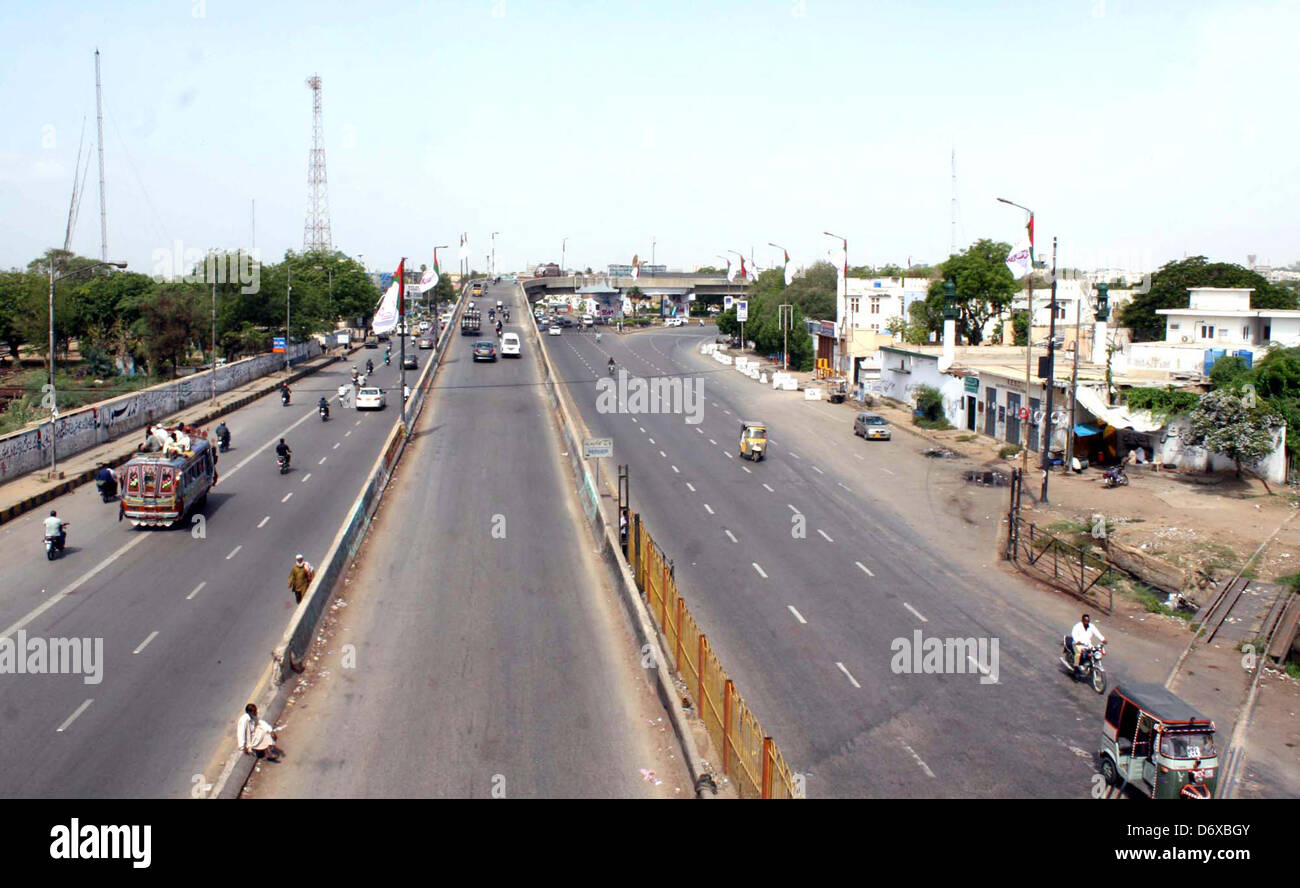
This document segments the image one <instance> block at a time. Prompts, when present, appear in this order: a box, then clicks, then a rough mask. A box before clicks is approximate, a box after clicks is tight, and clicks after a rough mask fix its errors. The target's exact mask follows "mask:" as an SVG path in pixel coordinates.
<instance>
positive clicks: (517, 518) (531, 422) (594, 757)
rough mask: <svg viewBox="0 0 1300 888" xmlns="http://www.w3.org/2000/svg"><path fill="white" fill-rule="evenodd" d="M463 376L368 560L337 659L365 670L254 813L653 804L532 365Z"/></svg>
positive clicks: (625, 684)
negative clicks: (557, 802)
mask: <svg viewBox="0 0 1300 888" xmlns="http://www.w3.org/2000/svg"><path fill="white" fill-rule="evenodd" d="M512 313H513V309H512ZM460 352H461V354H462V355H464V353H465V350H464V349H461V350H460ZM529 357H531V358H532V359H531V360H529V359H528V358H529ZM467 358H468V356H467V355H466V356H465V357H463V358H461V359H459V360H456V361H450V356H449V361H450V362H449V363H448V364H447V366H446V367H445V368H444V371H443V373H444V376H443V377H442V378H441V379H440V380H439V384H438V386H437V387H435V389H434V390H433V392H431V394H430V398H431V400H430V402H429V404H428V407H429V410H428V412H427V413H425V414H424V415H423V416H422V417H421V420H420V423H419V425H418V428H417V434H416V437H415V439H414V441H413V442H412V444H411V446H410V449H409V450H408V452H407V456H406V457H405V458H404V460H403V463H402V465H401V467H400V468H399V470H398V475H397V477H396V478H395V479H394V483H393V488H392V492H391V493H390V495H391V496H392V497H393V499H392V502H391V503H390V504H389V505H388V506H387V507H386V508H385V509H383V510H381V517H380V519H379V521H378V522H377V524H376V526H375V527H374V529H373V532H372V533H371V535H370V537H369V538H368V539H367V543H366V548H365V549H364V550H363V552H362V556H361V561H362V564H363V568H362V570H363V574H362V576H361V577H358V578H357V579H356V580H354V583H353V588H354V589H357V590H358V591H357V592H355V593H353V595H352V596H350V599H349V607H348V610H347V613H346V616H345V618H344V620H345V622H344V624H343V626H344V628H343V630H342V631H341V633H340V634H339V635H338V636H337V637H336V639H335V640H336V642H337V644H344V643H348V642H351V643H354V644H356V645H357V651H358V654H357V657H358V663H359V664H360V665H359V668H358V670H357V671H356V673H355V675H349V677H348V678H347V679H346V683H341V684H340V685H338V686H337V687H338V690H337V691H335V692H334V693H333V694H329V692H327V695H328V696H327V699H326V700H323V701H322V700H314V701H313V703H312V706H311V707H310V710H308V709H304V708H299V709H298V710H297V711H296V712H295V713H294V717H293V724H292V725H291V728H290V730H289V731H287V732H286V734H285V736H284V742H285V744H286V745H288V744H292V745H291V746H290V748H291V749H293V750H294V755H293V756H292V757H291V758H290V759H288V760H287V762H286V763H285V764H284V765H282V766H280V767H278V768H276V769H275V770H274V771H273V772H271V773H269V774H267V773H264V774H263V775H262V776H260V777H259V778H258V787H257V792H258V793H259V794H270V795H277V796H327V797H351V796H356V795H364V796H372V795H373V796H385V795H401V796H481V797H487V796H488V795H490V794H491V792H492V790H493V788H494V786H496V785H500V786H501V788H502V789H503V790H504V791H505V794H506V795H507V796H509V797H556V796H584V797H586V796H596V797H604V796H629V797H643V796H655V795H660V794H662V790H657V789H656V788H655V787H654V786H653V785H652V784H649V783H647V782H646V781H644V780H643V779H642V778H641V775H640V773H639V768H641V767H645V766H646V764H647V762H649V761H651V756H652V754H653V752H652V750H650V749H649V748H648V740H647V734H648V732H647V728H646V724H645V722H644V720H643V718H642V713H641V711H640V710H639V707H637V706H633V705H629V702H628V701H629V700H632V701H635V700H637V699H638V698H639V697H644V696H645V694H644V691H645V689H644V687H643V686H641V687H638V685H643V680H642V679H641V677H640V676H639V675H638V674H637V672H636V664H635V658H634V656H632V654H633V653H634V652H635V646H634V645H633V644H632V643H631V640H630V638H628V637H627V632H626V629H625V628H623V627H622V626H621V623H620V622H619V620H618V617H617V614H616V613H615V612H613V611H612V608H611V606H610V602H609V600H608V597H607V596H608V592H607V590H604V588H603V587H604V581H603V579H602V577H601V576H599V575H598V572H597V571H596V569H595V560H594V558H593V557H592V556H591V552H592V548H593V546H592V543H591V542H590V540H589V539H588V538H587V536H586V531H585V528H584V527H583V525H582V518H581V516H580V515H578V514H577V513H576V510H575V509H574V506H573V504H572V497H571V496H570V495H569V494H568V493H567V482H566V477H565V470H564V464H563V462H562V461H561V460H560V459H558V457H557V455H556V454H557V451H558V441H557V440H555V438H554V437H553V435H554V433H553V431H552V422H551V419H550V417H549V416H548V415H547V406H546V399H545V395H544V392H543V391H542V387H541V385H540V383H541V378H540V375H539V373H538V367H537V363H536V356H527V355H526V356H525V359H524V360H520V361H513V360H511V361H498V362H496V363H495V364H493V363H483V364H479V365H475V364H474V363H473V362H472V361H470V360H468V359H467ZM521 430H527V432H528V434H526V435H523V436H521V435H520V434H519V432H520V431H521ZM543 436H545V437H546V438H549V440H544V439H543ZM416 478H418V479H419V480H418V482H416V481H415V480H414V479H416ZM448 503H456V504H459V505H458V506H457V508H454V509H450V508H448V507H447V504H448ZM494 527H498V528H500V532H501V536H500V538H495V537H494V536H493V533H492V531H493V528H494ZM430 540H436V541H438V542H437V549H436V550H435V551H434V552H432V553H430V555H431V557H428V558H414V557H411V554H410V553H412V552H422V551H426V547H427V546H428V541H430ZM441 552H447V553H454V554H453V555H451V556H450V557H441V556H440V553H441ZM336 647H337V645H336ZM413 676H415V677H417V678H413ZM340 682H343V680H342V679H340ZM399 703H400V705H399ZM313 713H314V714H313ZM320 713H327V714H326V715H320ZM660 715H661V716H662V711H660ZM378 724H382V725H384V726H385V727H384V736H385V740H386V742H385V743H382V744H377V743H374V742H373V739H372V737H371V734H372V732H373V728H372V727H371V726H374V725H378ZM498 775H499V777H498Z"/></svg>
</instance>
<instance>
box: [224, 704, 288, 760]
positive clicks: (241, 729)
mask: <svg viewBox="0 0 1300 888" xmlns="http://www.w3.org/2000/svg"><path fill="white" fill-rule="evenodd" d="M235 737H236V739H238V741H239V750H240V752H243V753H251V754H253V755H256V756H257V757H258V758H265V759H267V760H268V761H272V762H278V761H279V760H280V750H279V748H278V747H277V746H276V745H275V741H276V739H277V738H276V736H275V732H274V731H273V730H272V729H271V725H270V723H269V722H267V721H266V720H265V719H262V718H258V717H257V704H256V703H249V704H248V705H247V706H245V707H244V714H243V715H241V716H240V717H239V724H238V725H237V726H236V727H235Z"/></svg>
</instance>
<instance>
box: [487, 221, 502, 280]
mask: <svg viewBox="0 0 1300 888" xmlns="http://www.w3.org/2000/svg"><path fill="white" fill-rule="evenodd" d="M500 233H501V232H499V231H494V232H492V260H491V262H490V263H489V264H490V268H491V272H490V274H489V277H493V278H495V277H496V276H497V235H498V234H500Z"/></svg>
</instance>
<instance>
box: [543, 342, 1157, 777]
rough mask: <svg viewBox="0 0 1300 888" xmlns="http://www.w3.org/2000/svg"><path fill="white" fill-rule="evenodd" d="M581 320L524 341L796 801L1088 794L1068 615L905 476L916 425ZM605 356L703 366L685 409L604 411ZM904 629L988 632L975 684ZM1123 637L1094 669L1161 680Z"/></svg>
mask: <svg viewBox="0 0 1300 888" xmlns="http://www.w3.org/2000/svg"><path fill="white" fill-rule="evenodd" d="M599 329H600V328H596V330H599ZM594 332H595V331H592V330H588V331H578V330H572V329H570V330H566V331H565V333H564V334H563V335H562V336H545V337H543V339H544V342H545V347H546V348H547V349H548V352H549V354H550V355H551V358H552V360H553V361H554V362H555V365H556V368H557V373H558V374H559V375H560V376H561V377H562V378H563V379H564V380H566V383H567V388H568V390H569V392H570V394H571V396H572V398H573V399H574V401H575V402H576V403H577V405H578V408H579V410H580V411H581V412H582V415H583V418H584V420H585V421H586V423H587V426H588V427H589V429H590V431H591V433H592V434H594V435H600V436H610V437H613V438H614V448H615V457H616V461H617V462H619V463H626V464H628V465H629V466H630V478H631V492H632V506H633V508H634V509H636V510H638V511H639V512H640V513H641V514H642V515H643V517H644V518H645V520H646V521H647V522H648V526H649V528H650V529H651V531H652V533H653V534H654V536H655V539H656V541H657V542H658V543H659V544H660V545H661V546H663V547H664V549H665V550H666V551H667V553H668V554H669V556H671V557H672V558H673V559H674V560H675V563H676V577H677V581H678V586H679V588H680V589H681V590H682V591H683V595H684V596H686V598H687V600H688V603H689V605H690V606H691V608H692V609H693V610H694V612H695V615H696V618H697V620H698V621H699V622H700V624H701V626H702V627H703V629H704V631H706V632H707V633H708V634H709V639H710V642H711V644H712V647H713V648H714V649H715V650H716V651H717V652H718V655H719V657H720V659H721V660H722V662H723V664H724V665H725V666H726V668H727V669H728V670H729V671H730V673H731V676H732V678H734V679H735V680H736V682H737V685H738V688H739V690H740V692H741V693H742V694H744V695H745V697H746V699H747V700H748V701H749V702H750V704H751V706H752V707H753V708H754V710H755V712H756V714H757V715H758V717H759V718H760V719H761V720H762V722H763V726H764V728H765V730H766V731H767V733H769V734H771V735H773V736H774V738H775V739H776V740H777V742H778V743H779V744H780V745H781V746H782V748H783V750H784V752H785V756H786V759H787V761H788V762H789V763H790V765H791V767H792V768H793V769H794V770H796V771H798V772H800V773H803V774H805V775H806V776H807V786H808V793H809V795H810V796H825V795H835V796H903V795H921V796H1020V797H1042V796H1073V797H1079V796H1086V795H1087V794H1088V793H1089V792H1090V791H1091V789H1092V785H1093V784H1092V781H1093V775H1094V774H1095V769H1094V765H1093V751H1094V750H1095V747H1096V743H1097V738H1098V734H1099V730H1100V724H1101V706H1102V698H1100V697H1098V696H1097V695H1096V694H1094V693H1093V692H1092V691H1091V690H1090V689H1086V688H1085V687H1084V686H1083V685H1073V684H1072V683H1071V682H1069V681H1068V679H1067V678H1066V677H1065V676H1063V675H1062V674H1061V673H1060V672H1059V670H1058V669H1057V668H1055V667H1054V662H1055V658H1056V654H1057V650H1058V647H1059V639H1060V637H1061V633H1062V632H1064V631H1067V630H1068V629H1069V626H1070V624H1071V623H1072V622H1073V621H1074V620H1075V619H1077V616H1078V608H1077V607H1076V606H1075V605H1074V604H1072V603H1069V602H1065V601H1063V600H1060V599H1053V598H1051V597H1050V596H1042V595H1041V593H1038V592H1037V591H1031V590H1030V589H1029V588H1028V587H1027V586H1025V585H1024V584H1022V583H1020V582H1019V581H1018V580H1016V579H1015V578H1012V577H1009V576H1007V575H1006V574H1004V573H1003V572H1002V571H1000V570H999V569H998V568H997V566H996V564H995V563H994V559H995V556H994V549H993V545H992V540H987V541H984V542H985V543H986V545H980V546H978V547H972V546H971V544H970V542H969V538H970V533H969V531H966V530H963V531H961V532H959V531H958V529H957V528H956V527H954V526H953V522H958V523H960V519H959V518H958V517H957V515H956V513H955V512H956V510H953V509H949V508H947V507H946V506H945V505H944V504H943V503H939V502H936V501H935V498H934V496H933V493H932V491H931V490H929V489H928V487H929V484H928V481H927V478H926V476H925V475H924V474H917V472H916V470H915V469H909V468H908V466H915V465H916V464H917V463H918V462H921V463H924V462H925V461H924V460H919V459H918V458H917V456H916V454H915V453H907V454H903V453H902V452H901V448H907V447H913V448H915V449H919V446H918V445H917V444H916V442H915V439H910V438H908V436H905V435H901V434H896V438H901V439H902V440H894V441H891V442H866V441H863V440H860V439H858V438H855V437H854V436H853V434H852V430H851V422H852V414H851V413H850V412H849V411H847V410H844V409H842V408H832V407H831V406H830V405H828V404H824V403H816V402H805V401H803V400H802V399H801V398H797V397H796V396H794V395H785V394H781V393H775V392H772V391H771V390H770V388H768V387H763V386H760V385H758V384H757V383H754V382H752V381H750V380H749V379H746V378H743V377H741V376H740V374H737V373H735V372H734V371H733V370H732V369H731V368H729V367H722V366H721V365H719V364H717V363H715V362H714V361H712V360H709V359H705V358H703V357H701V356H700V354H699V345H700V343H702V342H711V341H712V338H713V335H714V331H713V330H712V328H708V329H707V330H702V329H700V328H697V327H686V328H677V329H659V330H655V331H652V332H641V333H635V334H629V335H623V336H619V335H614V334H611V333H608V332H607V333H606V334H605V335H603V336H602V337H601V340H600V341H599V342H598V341H596V339H595V336H594ZM611 355H612V356H613V357H614V359H615V360H616V362H617V366H618V367H619V368H620V369H622V370H625V371H626V372H628V373H629V374H632V375H633V376H636V377H642V378H651V377H670V378H681V379H683V380H684V381H685V382H686V385H688V386H691V385H694V384H695V382H694V381H695V380H702V386H703V395H704V399H703V403H702V406H701V410H700V412H699V414H698V416H696V417H688V416H687V415H686V414H685V413H683V412H673V411H672V410H671V409H668V410H662V411H661V412H659V413H639V414H632V413H619V412H610V411H609V410H607V409H605V408H607V407H608V404H607V402H606V403H602V402H601V401H600V400H599V399H598V391H597V386H596V381H597V379H599V378H601V377H603V376H605V375H606V373H607V369H606V368H607V360H608V357H610V356H611ZM684 406H685V407H689V406H690V405H684ZM750 418H753V419H759V420H764V421H766V422H767V423H768V429H769V435H770V437H771V449H770V452H769V455H768V457H767V458H766V459H765V460H764V461H763V462H761V463H756V464H755V463H750V462H748V461H746V460H742V459H739V458H738V455H737V443H738V439H739V434H740V420H741V419H750ZM689 419H698V420H699V421H698V422H691V421H688V420H689ZM926 468H928V467H926ZM923 471H924V469H923ZM935 540H939V541H940V542H938V543H936V542H934V541H935ZM1102 622H1103V623H1104V622H1105V621H1104V620H1102ZM1105 628H1106V631H1107V632H1110V630H1111V627H1109V626H1107V627H1105ZM918 631H919V632H920V633H921V634H922V639H923V643H924V640H925V639H930V638H938V639H948V638H960V639H967V638H970V639H975V640H976V641H977V642H978V640H980V639H983V640H985V641H986V644H987V645H988V646H987V647H986V648H985V650H986V651H990V652H991V651H992V646H991V645H992V642H993V641H994V640H996V641H997V645H998V647H997V652H998V656H997V662H996V672H997V675H996V678H997V681H996V683H993V682H991V681H989V682H987V683H986V682H985V681H983V679H991V678H992V676H991V675H987V674H985V673H986V672H987V671H990V670H989V667H990V665H991V662H992V661H991V658H989V659H985V660H984V661H983V662H982V663H977V662H966V663H960V664H957V665H958V666H959V667H965V669H966V670H967V673H966V674H908V673H906V672H902V671H900V670H899V669H898V668H895V664H894V658H895V657H896V655H897V654H898V653H899V652H900V651H902V650H909V651H910V648H900V647H899V646H898V645H900V644H908V645H912V644H913V643H914V641H915V638H916V636H915V634H914V633H916V632H918ZM1137 644H1138V643H1137V642H1134V645H1133V646H1129V647H1128V649H1127V654H1121V655H1120V656H1117V657H1114V658H1112V659H1113V667H1114V669H1115V670H1117V671H1119V672H1122V673H1124V674H1126V675H1127V676H1128V677H1130V678H1132V677H1138V678H1141V679H1143V680H1153V679H1155V680H1159V679H1161V678H1163V673H1164V672H1165V671H1167V669H1168V666H1169V663H1168V662H1167V661H1166V662H1164V663H1163V664H1161V663H1160V662H1158V661H1159V659H1160V657H1161V656H1162V655H1163V653H1164V652H1159V651H1154V650H1152V649H1143V650H1142V651H1141V652H1140V653H1139V651H1138V650H1136V645H1137ZM1115 647H1118V646H1115ZM909 659H910V657H909ZM977 659H978V658H977ZM949 669H951V666H949Z"/></svg>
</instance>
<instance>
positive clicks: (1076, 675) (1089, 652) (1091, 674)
mask: <svg viewBox="0 0 1300 888" xmlns="http://www.w3.org/2000/svg"><path fill="white" fill-rule="evenodd" d="M1104 656H1106V645H1104V644H1102V645H1089V646H1088V647H1086V648H1084V651H1083V657H1081V658H1080V660H1079V668H1078V669H1077V670H1076V669H1075V668H1074V638H1073V637H1071V636H1069V635H1067V636H1065V641H1064V643H1063V644H1062V645H1061V656H1060V658H1059V659H1060V661H1061V665H1062V666H1064V667H1065V668H1066V670H1068V671H1069V673H1070V676H1071V677H1072V678H1073V679H1074V680H1075V681H1086V682H1088V683H1089V684H1091V685H1092V689H1093V690H1094V691H1096V692H1097V693H1099V694H1103V693H1105V692H1106V669H1105V668H1104V667H1103V666H1102V665H1101V658H1102V657H1104Z"/></svg>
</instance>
